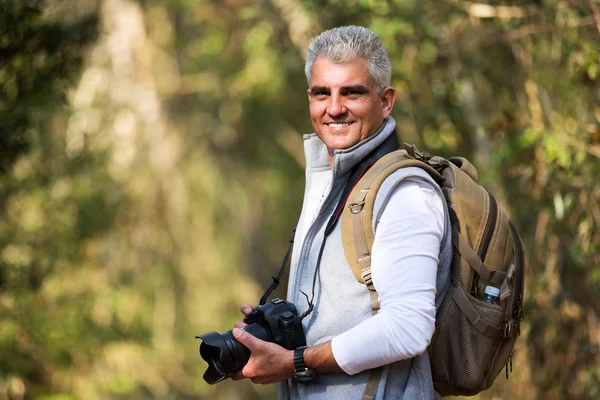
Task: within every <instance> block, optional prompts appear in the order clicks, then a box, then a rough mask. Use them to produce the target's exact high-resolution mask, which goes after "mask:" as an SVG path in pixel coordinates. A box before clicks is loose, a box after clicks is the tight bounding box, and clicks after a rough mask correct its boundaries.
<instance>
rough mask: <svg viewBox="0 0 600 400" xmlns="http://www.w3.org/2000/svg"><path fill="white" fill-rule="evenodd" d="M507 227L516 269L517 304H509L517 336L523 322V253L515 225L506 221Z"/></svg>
mask: <svg viewBox="0 0 600 400" xmlns="http://www.w3.org/2000/svg"><path fill="white" fill-rule="evenodd" d="M508 226H509V227H510V231H511V233H512V235H513V241H514V243H515V258H516V263H517V265H516V268H515V270H516V271H515V272H516V274H515V275H516V280H517V282H516V283H515V289H516V291H517V293H518V295H517V296H516V297H515V302H516V303H517V304H511V306H512V308H511V309H512V311H513V315H512V317H513V320H514V321H516V322H515V335H517V336H519V335H520V334H521V327H520V323H521V321H522V320H523V284H524V277H523V268H524V264H525V259H524V251H523V243H521V237H520V236H519V234H518V232H517V228H515V225H514V224H513V223H512V221H510V220H509V221H508Z"/></svg>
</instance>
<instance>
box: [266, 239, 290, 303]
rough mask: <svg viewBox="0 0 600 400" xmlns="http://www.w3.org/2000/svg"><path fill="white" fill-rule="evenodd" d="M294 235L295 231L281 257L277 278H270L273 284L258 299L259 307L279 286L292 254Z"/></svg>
mask: <svg viewBox="0 0 600 400" xmlns="http://www.w3.org/2000/svg"><path fill="white" fill-rule="evenodd" d="M295 235H296V230H295V229H294V231H293V232H292V237H291V238H290V245H289V247H288V249H287V252H286V253H285V257H283V263H282V264H281V268H279V272H278V273H277V276H272V277H271V278H273V282H271V286H269V287H268V288H267V290H266V291H265V293H264V294H263V295H262V297H261V298H260V302H259V303H258V304H259V305H261V306H262V305H263V304H265V303H266V302H267V300H268V299H269V296H270V295H271V293H273V290H275V289H277V286H279V283H280V282H281V277H282V276H283V271H285V266H286V265H287V263H288V260H289V259H290V254H291V253H292V247H293V246H294V236H295Z"/></svg>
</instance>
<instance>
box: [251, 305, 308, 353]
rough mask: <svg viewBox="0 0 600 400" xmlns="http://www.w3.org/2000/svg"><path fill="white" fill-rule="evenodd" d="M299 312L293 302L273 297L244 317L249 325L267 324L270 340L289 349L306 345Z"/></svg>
mask: <svg viewBox="0 0 600 400" xmlns="http://www.w3.org/2000/svg"><path fill="white" fill-rule="evenodd" d="M298 319H299V318H298V312H297V311H296V306H294V305H293V304H292V303H290V302H288V301H285V300H281V299H273V300H271V301H270V302H268V303H266V304H263V305H261V306H257V307H255V308H254V310H252V314H250V315H248V316H247V317H246V318H244V322H245V323H246V324H247V325H252V324H260V325H262V326H266V327H267V328H268V331H269V333H270V339H271V340H269V341H271V342H275V343H277V344H278V345H280V346H281V347H285V348H286V349H288V350H294V349H295V348H297V347H300V346H304V345H306V339H305V338H304V330H303V329H302V324H301V323H300V322H298Z"/></svg>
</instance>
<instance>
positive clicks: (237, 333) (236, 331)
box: [233, 328, 261, 352]
mask: <svg viewBox="0 0 600 400" xmlns="http://www.w3.org/2000/svg"><path fill="white" fill-rule="evenodd" d="M233 337H235V338H236V339H237V341H238V342H240V343H241V344H243V345H244V346H246V347H247V348H248V350H250V352H252V350H254V349H256V348H257V347H258V346H260V342H261V340H260V339H257V338H255V337H254V336H252V335H251V334H249V333H248V332H246V331H243V330H241V329H240V328H233Z"/></svg>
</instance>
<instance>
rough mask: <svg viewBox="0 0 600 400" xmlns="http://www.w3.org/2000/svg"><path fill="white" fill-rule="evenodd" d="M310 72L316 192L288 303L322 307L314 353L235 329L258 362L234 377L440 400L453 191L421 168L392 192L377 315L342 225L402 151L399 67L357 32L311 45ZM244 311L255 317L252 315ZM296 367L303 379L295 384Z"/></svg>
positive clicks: (395, 183) (340, 393)
mask: <svg viewBox="0 0 600 400" xmlns="http://www.w3.org/2000/svg"><path fill="white" fill-rule="evenodd" d="M305 72H306V77H307V80H308V85H309V89H308V99H309V104H310V116H311V120H312V125H313V128H314V130H315V134H312V135H306V136H305V137H304V144H305V152H306V157H307V166H306V191H305V197H304V202H303V207H302V214H301V216H300V220H299V222H298V226H297V229H296V235H295V240H294V250H293V255H292V261H291V267H290V280H289V286H288V299H287V300H288V301H291V302H292V303H294V304H295V305H296V306H297V308H298V311H299V313H303V312H305V311H306V310H307V309H308V307H309V305H308V302H307V298H310V295H311V293H312V294H313V296H314V300H313V303H314V309H313V310H312V312H311V313H310V314H308V315H307V317H306V318H304V320H303V321H302V323H303V327H304V331H305V333H306V341H307V344H308V348H306V349H298V350H296V351H290V350H286V349H284V348H282V347H280V346H278V345H276V344H274V343H267V342H264V341H261V340H259V339H257V338H255V337H253V336H251V335H250V334H248V333H247V332H244V331H241V330H240V329H234V332H233V333H234V336H235V337H236V339H237V340H239V341H240V342H241V343H242V344H244V345H245V346H246V347H248V348H249V349H250V351H251V353H252V355H251V357H250V360H249V361H248V363H247V365H246V366H245V367H244V368H243V369H242V370H240V371H238V372H237V373H236V374H235V375H234V376H233V377H232V378H233V379H243V378H250V379H251V380H252V382H254V383H260V384H266V383H273V382H280V381H283V382H282V383H281V384H280V387H279V388H280V397H281V398H284V399H304V398H307V399H342V398H346V399H355V398H356V399H358V398H361V397H362V396H363V394H365V396H369V395H370V396H373V395H375V392H376V395H375V398H376V399H431V398H433V397H434V394H435V392H434V389H433V383H432V380H431V371H430V364H429V358H428V355H427V352H426V348H427V346H428V344H429V342H430V341H431V337H432V334H433V331H434V324H435V313H436V307H439V305H440V304H441V300H442V298H443V295H444V293H445V291H446V289H447V285H448V282H449V278H448V277H449V263H450V259H451V241H450V240H449V229H448V223H449V222H448V219H447V215H446V214H447V211H446V210H445V202H444V201H443V196H442V193H441V191H440V190H439V188H438V186H437V185H436V184H435V182H434V181H433V180H432V179H431V178H430V177H429V175H427V174H426V173H425V172H423V171H421V170H420V169H418V168H405V169H402V170H400V171H398V172H396V173H394V174H392V175H391V176H390V177H389V178H387V179H386V181H385V182H384V184H383V185H382V188H381V189H380V191H379V192H378V195H377V199H376V202H375V210H374V218H373V220H374V221H375V222H374V227H373V228H374V232H375V242H374V245H373V249H372V267H371V268H372V279H373V283H374V286H375V287H376V289H377V292H378V293H379V302H380V310H379V313H378V314H376V315H372V312H371V305H370V299H369V294H368V290H367V288H366V286H365V285H364V284H362V283H359V282H358V281H357V280H356V278H355V277H354V275H353V273H352V271H351V269H350V267H349V265H348V262H347V261H346V258H345V256H344V250H343V246H342V242H341V231H340V225H341V224H340V223H339V221H337V219H336V216H337V215H338V214H339V213H338V211H339V209H340V207H341V206H343V204H344V200H345V198H346V196H347V193H348V191H349V190H350V189H351V187H352V185H353V183H355V181H356V180H357V179H358V177H359V176H360V173H361V171H362V170H364V169H365V168H366V167H368V165H369V164H372V163H373V162H374V161H376V160H377V159H378V158H380V157H381V156H383V155H385V154H386V153H388V152H390V151H393V150H395V149H397V147H398V144H397V136H396V132H395V121H394V119H393V118H392V117H391V116H390V113H391V111H392V108H393V106H394V101H395V98H396V94H395V90H394V89H393V88H392V87H391V62H390V60H389V56H388V54H387V52H386V50H385V48H384V47H383V45H382V44H381V41H380V39H379V38H378V37H377V35H375V34H374V33H373V32H371V31H370V30H368V29H365V28H361V27H356V26H347V27H341V28H335V29H332V30H329V31H326V32H324V33H322V34H321V35H319V36H318V37H316V38H315V39H314V40H313V41H312V43H311V45H310V47H309V49H308V53H307V58H306V67H305ZM313 282H314V283H313ZM305 294H306V295H305ZM241 310H242V312H243V313H244V314H248V313H249V312H250V311H251V307H250V306H249V305H244V306H242V308H241ZM242 325H243V323H241V322H238V323H236V328H239V327H241V326H242ZM294 356H295V357H294ZM294 358H295V359H296V360H294ZM295 369H296V370H300V369H301V370H302V371H301V372H303V374H302V373H301V374H297V375H296V377H295V378H296V379H293V377H294V371H295ZM314 375H316V376H315V377H314V379H312V378H313V376H314ZM369 380H371V381H373V382H374V383H372V384H371V385H370V386H371V388H370V389H367V383H368V381H369ZM369 390H370V391H371V393H370V394H369ZM365 398H367V397H365ZM371 398H373V397H371Z"/></svg>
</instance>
